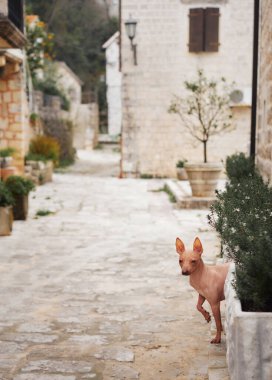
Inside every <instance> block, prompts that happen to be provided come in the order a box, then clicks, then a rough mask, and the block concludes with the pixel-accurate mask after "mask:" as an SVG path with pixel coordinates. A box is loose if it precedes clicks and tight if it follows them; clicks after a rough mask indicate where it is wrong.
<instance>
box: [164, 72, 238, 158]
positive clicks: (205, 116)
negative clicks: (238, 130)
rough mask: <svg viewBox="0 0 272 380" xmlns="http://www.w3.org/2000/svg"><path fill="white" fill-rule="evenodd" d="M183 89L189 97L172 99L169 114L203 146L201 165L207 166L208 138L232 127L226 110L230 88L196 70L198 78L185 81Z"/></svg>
mask: <svg viewBox="0 0 272 380" xmlns="http://www.w3.org/2000/svg"><path fill="white" fill-rule="evenodd" d="M185 88H186V90H187V91H188V92H189V95H188V96H187V97H186V98H185V99H183V98H181V97H179V96H175V97H174V99H173V100H172V103H171V105H170V108H169V112H170V113H175V114H177V115H179V117H180V119H181V121H182V124H183V125H184V126H185V127H186V128H187V129H188V131H189V132H190V134H191V135H192V136H193V137H194V138H195V139H197V140H198V141H200V142H201V143H203V151H204V162H207V143H208V140H209V138H210V137H211V136H213V135H216V134H219V133H220V132H222V131H225V130H229V129H231V127H232V123H231V118H232V115H231V111H230V107H229V103H230V92H231V86H229V85H228V84H227V83H226V80H225V78H221V79H220V80H219V81H217V82H216V81H214V80H209V79H207V78H206V77H205V75H204V73H203V71H202V70H199V71H198V78H197V79H196V80H194V81H191V82H188V81H186V82H185Z"/></svg>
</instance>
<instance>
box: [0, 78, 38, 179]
mask: <svg viewBox="0 0 272 380" xmlns="http://www.w3.org/2000/svg"><path fill="white" fill-rule="evenodd" d="M23 83H24V81H23V74H22V72H21V71H19V72H17V73H14V74H11V75H9V76H8V77H6V78H5V77H4V78H0V149H1V148H5V147H13V148H15V149H16V154H15V160H14V164H15V166H16V167H17V169H18V171H19V172H21V173H22V172H23V171H24V156H25V154H26V152H27V150H28V144H29V140H30V138H31V135H32V131H31V128H30V126H29V122H28V107H27V99H26V94H25V92H24V84H23Z"/></svg>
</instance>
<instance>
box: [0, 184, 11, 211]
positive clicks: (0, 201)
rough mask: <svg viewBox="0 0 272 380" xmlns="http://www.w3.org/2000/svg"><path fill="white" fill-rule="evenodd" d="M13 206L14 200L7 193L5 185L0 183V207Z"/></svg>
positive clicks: (9, 193) (8, 192)
mask: <svg viewBox="0 0 272 380" xmlns="http://www.w3.org/2000/svg"><path fill="white" fill-rule="evenodd" d="M13 204H14V198H13V196H12V194H11V192H10V191H9V189H8V187H7V185H6V184H5V183H4V182H2V181H0V207H7V206H12V205H13Z"/></svg>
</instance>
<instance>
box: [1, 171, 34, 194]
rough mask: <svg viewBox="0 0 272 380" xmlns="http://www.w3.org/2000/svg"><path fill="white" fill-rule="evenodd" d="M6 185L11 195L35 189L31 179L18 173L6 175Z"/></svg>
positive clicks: (26, 192) (27, 192)
mask: <svg viewBox="0 0 272 380" xmlns="http://www.w3.org/2000/svg"><path fill="white" fill-rule="evenodd" d="M6 186H7V188H8V189H9V191H10V192H11V194H12V195H13V196H16V195H28V194H29V193H30V191H32V190H34V189H35V185H34V182H33V181H31V180H30V179H27V178H24V177H21V176H18V175H12V176H10V177H8V179H7V180H6Z"/></svg>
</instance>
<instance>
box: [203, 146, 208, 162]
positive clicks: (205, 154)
mask: <svg viewBox="0 0 272 380" xmlns="http://www.w3.org/2000/svg"><path fill="white" fill-rule="evenodd" d="M203 147H204V163H206V162H207V140H206V141H203Z"/></svg>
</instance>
